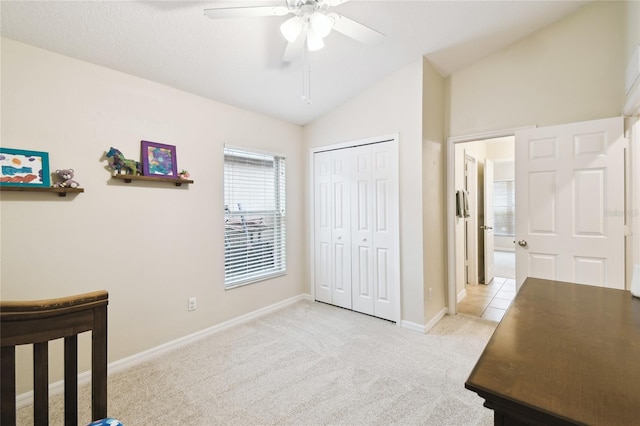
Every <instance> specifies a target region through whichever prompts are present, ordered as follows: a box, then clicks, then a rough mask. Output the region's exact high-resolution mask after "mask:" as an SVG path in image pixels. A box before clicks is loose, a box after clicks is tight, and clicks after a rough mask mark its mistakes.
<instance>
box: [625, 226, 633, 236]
mask: <svg viewBox="0 0 640 426" xmlns="http://www.w3.org/2000/svg"><path fill="white" fill-rule="evenodd" d="M632 235H633V232H632V231H631V227H630V226H629V225H625V226H624V236H625V237H630V236H632Z"/></svg>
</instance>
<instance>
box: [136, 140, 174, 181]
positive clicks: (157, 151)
mask: <svg viewBox="0 0 640 426" xmlns="http://www.w3.org/2000/svg"><path fill="white" fill-rule="evenodd" d="M140 148H141V154H140V158H141V160H142V161H141V162H142V174H143V175H144V176H159V177H171V178H176V179H178V163H177V161H176V147H175V146H173V145H166V144H163V143H157V142H150V141H142V142H141V144H140Z"/></svg>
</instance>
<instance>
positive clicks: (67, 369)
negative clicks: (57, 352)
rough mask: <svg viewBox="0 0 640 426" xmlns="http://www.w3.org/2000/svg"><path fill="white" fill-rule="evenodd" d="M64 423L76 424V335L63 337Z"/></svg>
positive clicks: (66, 424)
mask: <svg viewBox="0 0 640 426" xmlns="http://www.w3.org/2000/svg"><path fill="white" fill-rule="evenodd" d="M64 424H65V426H76V425H77V424H78V335H74V336H69V337H65V339H64Z"/></svg>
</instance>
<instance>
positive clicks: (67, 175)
mask: <svg viewBox="0 0 640 426" xmlns="http://www.w3.org/2000/svg"><path fill="white" fill-rule="evenodd" d="M55 175H56V177H57V178H58V179H59V180H60V181H59V182H56V183H54V184H53V187H54V188H78V187H79V186H80V184H79V183H78V182H76V181H75V180H73V177H74V171H73V169H58V170H56V172H55Z"/></svg>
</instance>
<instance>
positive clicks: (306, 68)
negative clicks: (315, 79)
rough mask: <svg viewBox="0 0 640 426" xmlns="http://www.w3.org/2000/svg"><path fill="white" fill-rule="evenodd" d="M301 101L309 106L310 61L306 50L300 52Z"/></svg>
mask: <svg viewBox="0 0 640 426" xmlns="http://www.w3.org/2000/svg"><path fill="white" fill-rule="evenodd" d="M302 100H303V102H305V103H307V104H308V105H311V61H310V59H309V52H308V51H307V49H306V48H305V49H304V50H303V51H302Z"/></svg>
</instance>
